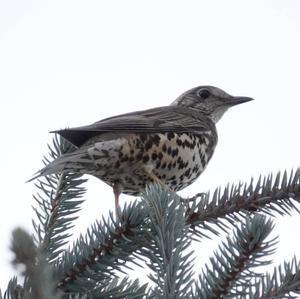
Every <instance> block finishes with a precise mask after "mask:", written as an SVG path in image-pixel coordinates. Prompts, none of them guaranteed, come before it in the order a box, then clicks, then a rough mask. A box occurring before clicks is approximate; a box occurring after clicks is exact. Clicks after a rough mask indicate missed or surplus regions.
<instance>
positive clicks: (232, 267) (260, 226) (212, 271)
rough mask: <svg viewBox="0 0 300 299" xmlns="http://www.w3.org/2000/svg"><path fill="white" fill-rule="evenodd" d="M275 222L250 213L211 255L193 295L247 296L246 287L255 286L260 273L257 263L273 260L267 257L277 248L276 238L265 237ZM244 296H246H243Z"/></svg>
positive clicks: (202, 296)
mask: <svg viewBox="0 0 300 299" xmlns="http://www.w3.org/2000/svg"><path fill="white" fill-rule="evenodd" d="M273 227H274V225H273V223H272V221H271V220H268V219H266V217H265V216H262V215H258V214H257V215H254V216H249V217H247V218H246V219H245V221H244V223H242V224H241V226H240V227H238V228H237V229H236V230H235V231H234V232H233V237H231V236H228V237H227V240H226V242H223V243H222V245H221V246H219V250H218V251H217V252H215V253H214V257H212V258H210V266H208V265H206V266H205V270H202V274H201V275H200V276H199V283H198V284H197V285H196V288H195V290H196V291H195V294H194V298H209V299H217V298H223V297H226V298H227V297H228V298H237V297H239V296H240V295H241V294H242V295H243V296H246V292H245V287H246V286H252V285H253V280H254V278H256V277H258V276H260V274H259V273H257V272H256V271H254V270H255V268H256V267H258V266H265V265H268V264H270V263H271V260H266V257H268V256H269V255H271V254H272V253H273V252H274V251H275V249H274V245H275V244H276V240H277V238H273V239H271V240H268V241H266V238H267V237H268V235H269V234H270V232H271V231H272V229H273ZM243 298H245V297H243Z"/></svg>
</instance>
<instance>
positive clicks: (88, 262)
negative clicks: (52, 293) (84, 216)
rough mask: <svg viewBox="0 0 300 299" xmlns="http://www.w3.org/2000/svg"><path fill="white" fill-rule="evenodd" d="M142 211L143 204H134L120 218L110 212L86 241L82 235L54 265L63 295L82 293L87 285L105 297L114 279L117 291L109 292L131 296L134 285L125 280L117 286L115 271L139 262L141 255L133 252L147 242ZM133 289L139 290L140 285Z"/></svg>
mask: <svg viewBox="0 0 300 299" xmlns="http://www.w3.org/2000/svg"><path fill="white" fill-rule="evenodd" d="M143 211H144V209H143V208H142V207H141V204H140V203H139V204H138V203H137V202H133V203H132V204H129V205H127V206H125V207H124V209H123V211H122V214H121V215H120V217H117V219H115V218H114V216H113V214H112V213H110V215H109V219H108V220H106V219H105V218H102V221H97V222H96V223H94V224H93V225H92V226H91V228H90V229H89V230H88V231H87V234H86V236H85V238H83V237H82V236H80V237H79V239H78V240H77V241H76V243H75V244H74V246H73V248H72V249H71V250H70V251H65V252H64V254H63V255H62V259H61V262H59V263H57V264H56V265H55V268H56V273H55V276H56V277H57V280H58V281H59V283H58V287H59V288H60V289H62V290H63V291H64V292H79V293H81V292H83V291H84V289H83V288H82V287H83V286H84V287H85V288H88V289H89V293H91V294H94V295H95V296H96V294H98V295H99V294H101V296H102V295H103V294H104V293H103V292H104V290H105V289H106V288H107V285H108V281H110V280H111V277H115V280H114V284H115V285H116V289H110V290H109V291H110V292H116V290H119V289H122V290H124V294H126V293H128V290H129V289H130V288H132V285H131V283H129V282H128V281H127V280H122V281H119V284H118V285H117V284H116V282H117V281H118V280H116V279H117V276H116V271H120V272H123V270H122V269H123V267H124V266H125V267H126V263H127V262H133V263H136V259H135V257H138V255H137V254H136V255H135V254H133V253H134V251H137V252H138V250H139V249H140V248H141V247H142V244H143V243H144V242H146V239H145V238H144V237H143V230H144V227H143V224H144V222H145V218H146V215H145V213H144V212H143ZM133 286H134V287H135V288H136V287H137V284H136V283H134V284H133ZM141 288H145V286H142V287H141ZM105 292H106V291H105ZM124 294H123V295H124ZM98 295H97V296H98ZM124 296H125V295H124ZM99 298H100V297H99ZM101 298H102V297H101ZM103 298H105V297H103ZM126 298H127V297H126ZM128 298H129V297H128Z"/></svg>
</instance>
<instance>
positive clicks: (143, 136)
mask: <svg viewBox="0 0 300 299" xmlns="http://www.w3.org/2000/svg"><path fill="white" fill-rule="evenodd" d="M140 139H141V141H142V142H143V143H144V142H145V141H146V140H147V135H146V134H140Z"/></svg>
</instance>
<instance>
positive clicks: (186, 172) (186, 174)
mask: <svg viewBox="0 0 300 299" xmlns="http://www.w3.org/2000/svg"><path fill="white" fill-rule="evenodd" d="M190 172H191V169H190V168H188V169H187V170H186V171H185V172H184V175H185V176H188V175H189V174H190Z"/></svg>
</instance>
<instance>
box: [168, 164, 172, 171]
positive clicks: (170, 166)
mask: <svg viewBox="0 0 300 299" xmlns="http://www.w3.org/2000/svg"><path fill="white" fill-rule="evenodd" d="M171 168H172V162H170V163H169V164H168V169H169V170H171Z"/></svg>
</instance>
